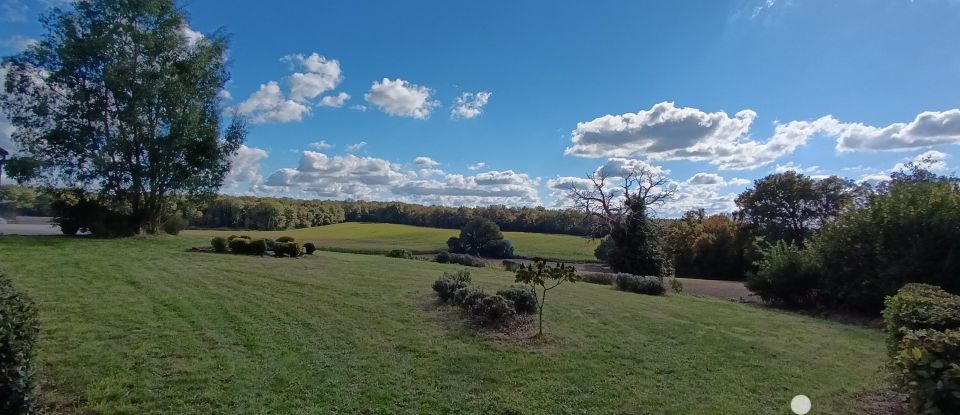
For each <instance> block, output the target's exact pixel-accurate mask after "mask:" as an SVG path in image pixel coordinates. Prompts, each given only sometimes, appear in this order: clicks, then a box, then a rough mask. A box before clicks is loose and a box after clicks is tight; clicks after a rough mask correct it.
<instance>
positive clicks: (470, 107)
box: [450, 91, 493, 119]
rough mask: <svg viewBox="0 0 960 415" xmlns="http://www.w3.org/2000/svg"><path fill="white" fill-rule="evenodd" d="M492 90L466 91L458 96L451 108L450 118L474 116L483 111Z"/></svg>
mask: <svg viewBox="0 0 960 415" xmlns="http://www.w3.org/2000/svg"><path fill="white" fill-rule="evenodd" d="M491 95H493V93H491V92H487V91H480V92H477V93H473V92H464V93H462V94H460V96H459V97H457V100H456V102H455V103H454V106H453V109H452V110H450V118H453V119H457V118H473V117H476V116H478V115H480V114H482V113H483V107H484V106H486V105H487V102H488V101H489V100H490V96H491Z"/></svg>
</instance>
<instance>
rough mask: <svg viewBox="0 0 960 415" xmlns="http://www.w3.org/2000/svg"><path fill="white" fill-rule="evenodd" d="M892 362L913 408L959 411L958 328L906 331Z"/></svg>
mask: <svg viewBox="0 0 960 415" xmlns="http://www.w3.org/2000/svg"><path fill="white" fill-rule="evenodd" d="M893 364H894V367H896V368H897V369H899V372H900V373H899V375H900V385H901V387H902V388H904V389H905V390H906V391H907V392H908V393H909V394H910V406H911V407H913V410H914V411H916V412H917V413H920V414H956V413H960V330H946V331H938V330H929V329H926V330H913V331H909V332H907V333H906V334H905V335H904V337H903V340H901V342H900V352H899V353H898V354H897V355H896V356H895V357H894V359H893Z"/></svg>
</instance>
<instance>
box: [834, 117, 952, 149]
mask: <svg viewBox="0 0 960 415" xmlns="http://www.w3.org/2000/svg"><path fill="white" fill-rule="evenodd" d="M836 135H837V149H838V150H841V151H854V150H906V149H916V148H922V147H930V146H935V145H940V144H960V109H951V110H947V111H940V112H936V111H926V112H921V113H920V114H918V115H917V116H916V118H914V119H913V121H911V122H909V123H894V124H890V125H888V126H886V127H873V126H869V125H864V124H861V123H850V124H841V126H840V128H839V131H838V133H837V134H836Z"/></svg>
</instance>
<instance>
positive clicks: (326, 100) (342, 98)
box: [319, 92, 350, 108]
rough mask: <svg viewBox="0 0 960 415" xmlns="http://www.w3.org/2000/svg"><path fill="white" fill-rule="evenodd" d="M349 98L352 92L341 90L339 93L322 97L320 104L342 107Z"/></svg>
mask: <svg viewBox="0 0 960 415" xmlns="http://www.w3.org/2000/svg"><path fill="white" fill-rule="evenodd" d="M348 99H350V94H348V93H346V92H341V93H339V94H337V95H327V96H325V97H323V98H321V99H320V104H319V105H320V106H324V107H334V108H340V107H342V106H343V104H344V103H346V102H347V100H348Z"/></svg>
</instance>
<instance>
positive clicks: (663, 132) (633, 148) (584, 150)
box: [566, 102, 835, 169]
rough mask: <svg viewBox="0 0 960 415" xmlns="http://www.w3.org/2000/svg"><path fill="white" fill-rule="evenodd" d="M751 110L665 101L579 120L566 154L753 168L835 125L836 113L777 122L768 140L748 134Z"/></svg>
mask: <svg viewBox="0 0 960 415" xmlns="http://www.w3.org/2000/svg"><path fill="white" fill-rule="evenodd" d="M756 117H757V114H756V113H755V112H753V111H752V110H749V109H748V110H743V111H740V112H738V113H736V114H734V116H732V117H731V116H729V115H727V113H725V112H722V111H721V112H713V113H706V112H703V111H700V110H699V109H696V108H678V107H676V106H674V104H673V103H671V102H661V103H659V104H656V105H654V106H653V107H652V108H650V109H649V110H642V111H638V112H636V113H626V114H621V115H606V116H603V117H600V118H596V119H593V120H591V121H586V122H581V123H578V124H577V128H576V129H575V130H574V131H573V132H572V134H571V135H572V145H571V146H570V147H568V148H567V150H566V154H572V155H576V156H581V157H594V158H596V157H631V156H641V155H642V156H646V157H648V158H650V159H652V160H692V161H708V162H709V163H710V164H713V165H716V166H718V167H719V168H720V169H751V168H756V167H759V166H762V165H765V164H768V163H770V162H772V161H774V160H776V159H777V158H779V157H781V156H784V155H786V154H790V153H792V152H793V151H794V150H795V149H796V148H797V147H799V146H801V145H803V144H806V142H807V140H808V139H809V138H810V136H812V135H814V134H816V133H819V132H822V131H824V130H826V129H829V128H831V127H833V126H835V122H831V119H828V118H826V117H825V118H821V119H819V120H816V121H811V122H807V121H794V122H790V123H787V124H778V125H777V126H776V128H775V131H774V134H773V137H771V138H770V139H768V140H767V141H766V142H763V143H761V142H757V141H754V140H751V139H749V138H748V135H747V133H748V132H749V130H750V126H751V124H752V123H753V121H754V119H756Z"/></svg>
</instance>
